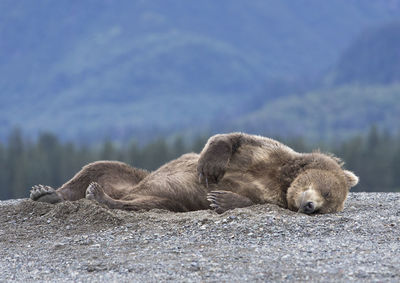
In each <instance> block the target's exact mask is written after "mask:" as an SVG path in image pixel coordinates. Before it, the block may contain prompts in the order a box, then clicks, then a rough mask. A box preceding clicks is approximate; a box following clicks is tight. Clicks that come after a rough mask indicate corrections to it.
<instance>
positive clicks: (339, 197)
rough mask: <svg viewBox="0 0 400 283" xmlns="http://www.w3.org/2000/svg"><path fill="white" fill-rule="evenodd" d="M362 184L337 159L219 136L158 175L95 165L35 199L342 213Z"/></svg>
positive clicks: (255, 139)
mask: <svg viewBox="0 0 400 283" xmlns="http://www.w3.org/2000/svg"><path fill="white" fill-rule="evenodd" d="M357 183H358V177H357V176H355V175H354V174H353V173H352V172H350V171H347V170H344V169H343V168H342V163H341V161H340V160H339V159H338V158H336V157H333V156H332V155H327V154H323V153H320V152H313V153H298V152H295V151H294V150H292V149H291V148H289V147H287V146H285V145H283V144H281V143H279V142H277V141H275V140H272V139H269V138H265V137H261V136H254V135H248V134H243V133H231V134H220V135H215V136H213V137H211V138H210V139H209V140H208V142H207V144H206V145H205V147H204V149H203V150H202V152H201V153H200V154H195V153H189V154H184V155H182V156H181V157H179V158H177V159H175V160H173V161H171V162H169V163H167V164H165V165H163V166H162V167H160V168H159V169H158V170H156V171H154V172H151V173H150V172H147V171H145V170H142V169H137V168H133V167H130V166H129V165H127V164H125V163H121V162H116V161H98V162H94V163H91V164H88V165H86V166H85V167H83V169H82V170H81V171H80V172H78V173H77V174H76V175H75V176H74V177H73V178H72V179H71V180H69V181H68V182H67V183H65V184H64V185H62V186H61V187H60V188H59V189H57V190H54V189H53V188H51V187H49V186H43V185H38V186H34V187H33V188H32V190H31V195H30V197H31V199H32V200H35V201H43V202H49V203H57V202H61V201H66V200H69V201H74V200H78V199H81V198H85V197H86V198H88V199H92V200H96V201H98V202H100V203H103V204H105V205H107V206H108V207H109V208H116V209H125V210H135V211H136V210H150V209H153V208H160V209H167V210H171V211H176V212H184V211H193V210H201V209H208V208H213V209H215V210H216V211H217V212H218V213H222V212H224V211H226V210H228V209H233V208H237V207H246V206H250V205H253V204H264V203H272V204H277V205H279V206H281V207H284V208H289V209H290V210H293V211H299V212H303V213H307V214H311V213H332V212H338V211H341V210H343V205H344V202H345V200H346V198H347V194H348V191H349V189H350V187H353V186H355V185H356V184H357Z"/></svg>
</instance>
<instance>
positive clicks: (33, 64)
mask: <svg viewBox="0 0 400 283" xmlns="http://www.w3.org/2000/svg"><path fill="white" fill-rule="evenodd" d="M399 121H400V0H380V1H378V0H377V1H369V0H332V1H320V0H296V1H291V0H252V1H245V0H221V1H213V0H202V1H184V0H152V1H145V0H142V1H141V0H119V1H111V0H84V1H82V0H57V1H54V0H36V1H30V0H21V1H15V0H1V1H0V199H8V198H19V197H28V191H29V188H30V186H32V185H34V184H38V183H41V184H47V185H51V186H54V187H57V186H59V185H61V184H62V183H64V182H65V181H66V180H67V179H69V178H71V177H72V176H73V174H74V173H75V172H77V171H78V170H79V169H80V168H81V167H82V165H84V164H86V163H88V162H90V161H93V160H98V159H115V160H122V161H125V162H128V163H129V164H131V165H133V166H137V167H143V168H147V169H150V170H153V169H155V168H157V167H158V166H159V165H161V164H163V163H164V162H166V161H168V160H170V159H173V158H175V157H177V156H179V155H181V154H182V153H185V152H189V151H197V152H198V151H200V150H201V148H202V146H203V145H204V143H205V141H206V140H207V138H208V137H209V136H210V135H212V134H215V133H221V132H231V131H244V132H247V133H251V134H261V135H264V136H269V137H273V138H277V139H279V140H280V141H282V142H284V143H287V144H289V145H290V146H292V147H293V148H295V149H296V150H298V151H310V150H312V149H316V148H320V149H321V150H323V151H331V152H334V153H335V154H336V155H338V156H339V157H341V158H342V159H344V161H345V162H346V168H348V169H350V170H354V171H355V173H356V174H357V175H359V176H360V180H361V182H360V184H359V185H358V186H357V187H355V188H354V189H353V190H354V191H400V127H399V125H400V123H399Z"/></svg>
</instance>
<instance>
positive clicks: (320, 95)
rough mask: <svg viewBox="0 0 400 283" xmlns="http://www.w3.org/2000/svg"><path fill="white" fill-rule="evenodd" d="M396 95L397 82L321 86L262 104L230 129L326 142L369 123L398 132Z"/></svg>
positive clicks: (399, 111) (399, 115) (363, 129)
mask: <svg viewBox="0 0 400 283" xmlns="http://www.w3.org/2000/svg"><path fill="white" fill-rule="evenodd" d="M399 96H400V84H393V85H389V86H361V85H346V86H340V87H333V88H324V89H319V90H315V91H311V92H308V93H306V94H305V95H301V96H296V95H293V96H290V97H287V98H286V99H281V100H276V101H272V102H270V103H266V104H265V105H264V106H263V107H262V108H261V109H259V110H257V111H255V112H252V113H250V114H248V115H244V116H242V117H240V118H239V119H237V120H236V121H234V122H232V124H231V127H230V129H239V130H245V129H246V130H247V131H250V132H253V133H263V134H265V133H267V134H270V135H278V136H286V137H288V136H298V137H304V138H306V139H310V140H324V141H329V142H334V141H340V140H342V139H343V138H344V137H349V136H353V135H356V134H359V133H360V132H364V133H365V132H367V131H368V129H369V128H370V127H371V125H379V127H380V128H382V129H384V130H385V131H387V132H391V133H400V132H399V131H400V124H399V121H400V102H399Z"/></svg>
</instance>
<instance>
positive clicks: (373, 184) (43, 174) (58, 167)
mask: <svg viewBox="0 0 400 283" xmlns="http://www.w3.org/2000/svg"><path fill="white" fill-rule="evenodd" d="M207 138H208V137H198V138H196V139H195V140H194V141H193V142H191V143H190V144H187V143H185V142H184V139H183V138H182V137H179V136H178V137H176V138H175V139H174V140H173V141H172V142H167V141H166V140H165V139H163V138H160V139H157V140H154V141H153V142H151V143H149V144H147V145H145V146H139V145H138V143H137V142H135V141H132V142H130V143H128V144H126V145H119V146H117V145H115V144H113V143H112V142H110V141H105V142H104V143H103V144H102V145H100V146H98V147H97V148H94V147H91V148H89V147H87V146H77V145H75V144H74V143H70V142H69V143H62V142H60V141H59V140H58V139H57V137H56V136H55V135H53V134H49V133H43V134H41V135H40V137H39V138H38V140H37V141H36V142H30V141H28V140H26V139H24V138H23V134H22V132H21V131H20V130H18V129H16V130H14V131H13V132H12V133H11V134H10V136H9V138H8V142H7V143H6V144H1V143H0V188H1V191H0V199H9V198H24V197H28V195H29V189H30V187H31V186H32V185H35V184H46V185H51V186H53V187H55V188H56V187H58V186H60V185H62V184H63V183H64V182H66V181H67V180H68V179H69V178H71V177H72V176H73V175H74V174H75V173H76V172H78V171H79V170H80V168H81V167H82V166H84V165H85V164H87V163H89V162H92V161H95V160H120V161H123V162H127V163H128V164H130V165H132V166H135V167H140V168H146V169H149V170H154V169H156V168H158V167H159V166H160V165H162V164H164V163H165V162H167V161H169V160H171V159H174V158H176V157H178V156H180V155H182V154H183V153H186V152H200V150H201V149H202V148H203V146H204V144H205V142H206V141H207ZM280 140H281V139H280ZM281 141H282V142H284V143H285V144H287V145H289V146H291V147H292V148H294V149H295V150H297V151H299V152H309V151H312V150H313V149H318V148H320V149H321V150H322V151H330V152H333V153H334V154H336V155H337V156H338V157H340V158H342V159H343V160H344V161H345V163H346V164H345V167H346V168H347V169H350V170H353V171H354V172H355V173H356V174H357V175H358V176H359V177H360V183H359V185H357V186H356V187H355V188H353V189H352V191H400V174H399V172H400V135H397V136H393V135H391V134H389V133H387V132H382V131H379V130H378V129H377V128H376V127H372V128H371V129H370V131H369V133H368V134H367V135H365V136H355V137H353V138H351V139H348V140H346V141H344V142H341V143H339V144H336V145H327V144H319V145H318V144H309V143H307V142H306V141H305V139H304V138H301V137H299V138H292V139H288V140H281Z"/></svg>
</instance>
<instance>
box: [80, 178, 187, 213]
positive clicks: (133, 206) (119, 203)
mask: <svg viewBox="0 0 400 283" xmlns="http://www.w3.org/2000/svg"><path fill="white" fill-rule="evenodd" d="M86 198H87V199H91V200H96V201H98V202H99V203H102V204H105V205H107V206H108V207H109V208H112V209H123V210H133V211H138V210H150V209H154V208H159V209H166V210H170V211H175V212H185V211H188V209H187V208H186V207H185V206H183V205H182V204H180V203H178V202H176V201H173V200H170V199H167V198H161V197H157V196H142V195H137V197H136V198H135V199H133V200H116V199H113V198H111V197H110V196H108V195H107V194H106V193H105V192H104V190H103V188H102V187H101V186H100V185H99V184H98V183H96V182H93V183H91V184H90V185H89V186H88V188H87V190H86Z"/></svg>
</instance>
